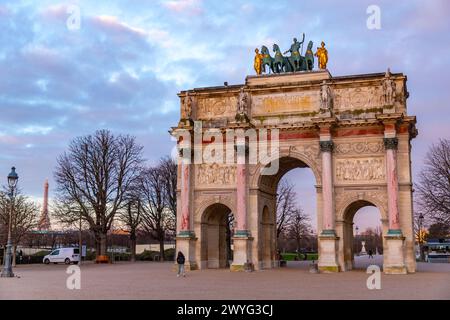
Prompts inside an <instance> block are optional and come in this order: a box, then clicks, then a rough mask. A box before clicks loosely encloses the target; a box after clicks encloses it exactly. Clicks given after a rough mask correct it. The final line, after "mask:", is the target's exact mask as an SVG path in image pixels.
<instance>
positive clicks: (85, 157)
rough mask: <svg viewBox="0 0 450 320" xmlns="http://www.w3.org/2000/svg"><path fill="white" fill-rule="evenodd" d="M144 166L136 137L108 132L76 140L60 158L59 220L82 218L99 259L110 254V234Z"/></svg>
mask: <svg viewBox="0 0 450 320" xmlns="http://www.w3.org/2000/svg"><path fill="white" fill-rule="evenodd" d="M141 163H142V147H141V146H139V145H138V144H137V143H136V141H135V138H134V137H131V136H128V135H118V136H114V135H113V134H112V133H111V132H110V131H108V130H99V131H96V132H95V134H93V135H88V136H83V137H78V138H75V139H74V140H73V141H72V142H71V143H70V145H69V150H68V151H67V152H65V153H64V154H63V155H61V156H60V157H58V160H57V168H56V171H55V180H56V182H57V194H56V201H55V217H56V218H57V219H58V220H59V221H60V222H62V223H67V224H74V223H77V221H79V219H80V216H81V218H82V220H84V221H86V222H87V223H88V225H89V228H90V230H91V231H92V232H93V233H94V236H95V242H96V247H97V251H96V253H97V256H99V255H105V254H106V236H107V233H108V231H109V230H110V228H111V224H112V222H113V220H114V216H115V215H116V213H117V211H118V210H119V209H121V208H122V207H123V205H124V199H125V195H126V194H127V192H128V191H129V190H130V189H131V187H132V185H133V183H134V182H135V180H136V178H137V177H138V175H139V172H140V171H139V168H140V165H141Z"/></svg>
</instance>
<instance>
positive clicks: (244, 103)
mask: <svg viewBox="0 0 450 320" xmlns="http://www.w3.org/2000/svg"><path fill="white" fill-rule="evenodd" d="M249 105H250V101H249V96H248V93H247V92H244V88H241V90H240V91H239V96H238V102H237V112H236V117H235V120H236V121H237V122H246V121H248V116H247V114H248V108H249Z"/></svg>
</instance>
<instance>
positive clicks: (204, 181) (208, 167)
mask: <svg viewBox="0 0 450 320" xmlns="http://www.w3.org/2000/svg"><path fill="white" fill-rule="evenodd" d="M196 178H197V184H199V185H216V186H217V187H219V186H221V185H233V184H235V183H236V168H235V166H234V165H226V164H217V163H212V164H199V165H197V167H196Z"/></svg>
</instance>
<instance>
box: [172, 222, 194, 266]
mask: <svg viewBox="0 0 450 320" xmlns="http://www.w3.org/2000/svg"><path fill="white" fill-rule="evenodd" d="M176 241H177V242H176V250H175V257H176V256H177V254H178V251H181V252H182V253H183V254H184V257H185V259H186V261H185V263H184V268H185V269H186V271H191V270H198V264H197V262H196V261H195V242H196V241H197V238H196V237H195V233H194V231H192V230H181V231H180V232H179V233H178V235H177V237H176ZM176 267H177V266H176V261H175V266H174V269H175V270H178V269H177V268H176Z"/></svg>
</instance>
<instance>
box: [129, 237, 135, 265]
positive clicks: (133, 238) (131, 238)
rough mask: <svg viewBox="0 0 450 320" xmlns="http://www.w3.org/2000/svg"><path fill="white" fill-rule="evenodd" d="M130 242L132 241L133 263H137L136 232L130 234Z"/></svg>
mask: <svg viewBox="0 0 450 320" xmlns="http://www.w3.org/2000/svg"><path fill="white" fill-rule="evenodd" d="M130 241H131V258H130V259H131V262H135V261H136V232H135V231H134V230H132V231H131V233H130Z"/></svg>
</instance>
